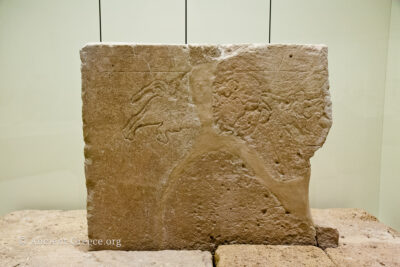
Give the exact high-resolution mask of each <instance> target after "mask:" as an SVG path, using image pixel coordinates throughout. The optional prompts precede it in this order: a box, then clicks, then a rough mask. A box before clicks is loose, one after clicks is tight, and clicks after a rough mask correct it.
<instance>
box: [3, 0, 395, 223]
mask: <svg viewBox="0 0 400 267" xmlns="http://www.w3.org/2000/svg"><path fill="white" fill-rule="evenodd" d="M399 1H400V0H393V3H392V1H390V0H302V1H298V0H273V1H272V9H271V14H272V15H271V22H272V24H271V38H272V42H273V43H279V42H290V43H325V44H327V45H328V46H329V68H330V81H331V94H332V101H333V117H334V123H333V127H332V130H331V132H330V134H329V136H328V139H327V143H326V145H325V146H324V147H323V148H322V149H321V150H320V151H318V152H317V153H316V157H315V158H313V160H312V177H311V187H310V188H311V197H310V199H311V205H312V206H314V207H360V208H365V209H366V210H368V211H370V212H371V213H373V214H375V215H381V218H382V219H383V220H384V221H385V222H387V223H390V224H391V225H392V226H394V227H397V228H398V229H400V211H399V210H400V197H399V196H398V194H396V189H398V188H399V187H400V182H399V180H400V178H399V176H400V169H399V164H396V163H397V160H398V159H400V135H399V132H400V125H399V119H398V118H399V117H400V110H399V107H398V104H397V103H398V101H400V96H399V94H400V92H399V86H400V85H399V76H400V73H399V55H400V45H399V31H400V29H399V20H400V19H399V15H400V14H399V13H400V11H399ZM269 4H270V2H269V0H188V21H187V26H188V28H187V30H188V35H187V38H188V42H189V43H249V42H257V43H267V42H268V36H269V24H268V22H269V19H270V18H269ZM101 7H102V37H103V41H124V42H140V43H184V40H185V35H184V34H185V24H184V22H185V20H184V19H185V9H184V0H136V1H129V0H101ZM98 13H99V10H98V1H97V0H83V1H82V0H81V1H79V0H72V1H71V0H68V1H67V0H35V1H30V0H0V127H1V129H0V130H1V131H0V214H4V213H6V212H9V211H11V210H16V209H28V208H35V209H37V208H41V209H50V208H59V209H73V208H83V207H84V206H85V194H86V190H85V185H84V174H83V142H82V132H81V118H80V115H81V114H80V112H81V99H80V69H79V65H80V60H79V53H78V51H79V48H80V47H82V46H83V45H84V44H85V43H86V42H95V41H98V40H99V14H98ZM389 34H390V36H389ZM389 40H390V41H389ZM388 59H389V60H388ZM386 69H387V70H388V71H386ZM385 86H386V100H385ZM384 104H385V105H384ZM384 115H385V117H384ZM396 134H397V135H396ZM382 148H383V149H382ZM381 156H382V157H381ZM396 185H397V187H396Z"/></svg>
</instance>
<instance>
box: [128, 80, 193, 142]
mask: <svg viewBox="0 0 400 267" xmlns="http://www.w3.org/2000/svg"><path fill="white" fill-rule="evenodd" d="M180 79H181V77H180ZM177 86H179V83H176V81H173V82H170V83H167V82H165V81H161V80H155V81H153V82H151V83H150V84H149V85H147V86H145V87H143V88H142V89H141V90H140V91H139V92H138V93H136V94H134V95H133V96H132V98H131V101H130V103H131V105H133V111H132V115H131V118H130V119H129V121H128V123H127V124H126V125H125V127H124V128H123V130H122V133H123V135H124V137H125V138H126V139H128V140H133V139H134V138H135V135H136V134H137V133H138V131H140V129H143V128H145V127H156V130H155V131H156V140H157V141H159V142H160V143H163V144H166V143H168V142H169V137H168V135H169V134H170V133H173V132H179V131H181V130H182V129H184V128H189V127H190V125H186V126H185V125H181V124H182V121H187V120H182V118H178V116H185V113H184V112H182V113H179V110H180V109H181V108H182V107H181V106H182V102H183V101H179V98H180V97H183V96H182V92H177V90H176V87H177ZM152 105H157V106H158V107H157V108H152ZM162 107H165V110H164V112H160V109H161V110H162V109H163V108H162ZM155 111H157V112H155ZM177 111H178V112H177ZM189 121H190V120H189Z"/></svg>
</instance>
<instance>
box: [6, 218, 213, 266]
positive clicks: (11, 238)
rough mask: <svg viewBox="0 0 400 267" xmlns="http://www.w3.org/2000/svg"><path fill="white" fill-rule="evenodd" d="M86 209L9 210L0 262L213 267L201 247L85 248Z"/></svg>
mask: <svg viewBox="0 0 400 267" xmlns="http://www.w3.org/2000/svg"><path fill="white" fill-rule="evenodd" d="M87 240H88V237H87V223H86V211H83V210H79V211H56V210H53V211H39V210H26V211H16V212H12V213H10V214H8V215H6V216H4V217H1V218H0V266H137V267H145V266H182V267H186V266H196V267H212V256H211V253H209V252H204V251H171V250H170V251H115V250H103V251H88V245H87V242H85V241H87Z"/></svg>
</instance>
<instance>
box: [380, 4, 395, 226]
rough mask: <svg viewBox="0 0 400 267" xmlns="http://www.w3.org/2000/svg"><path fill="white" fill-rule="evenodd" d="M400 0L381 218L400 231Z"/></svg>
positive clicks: (391, 53) (390, 71)
mask: <svg viewBox="0 0 400 267" xmlns="http://www.w3.org/2000/svg"><path fill="white" fill-rule="evenodd" d="M399 160H400V0H396V1H393V2H392V15H391V23H390V39H389V49H388V64H387V74H386V91H385V117H384V124H383V142H382V167H381V187H380V189H381V190H380V202H379V204H380V205H379V215H380V216H379V217H380V218H381V219H382V221H383V222H385V223H387V224H389V225H393V226H394V227H395V228H396V229H400V192H399V191H400V162H399Z"/></svg>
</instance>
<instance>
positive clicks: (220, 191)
mask: <svg viewBox="0 0 400 267" xmlns="http://www.w3.org/2000/svg"><path fill="white" fill-rule="evenodd" d="M81 59H82V90H83V91H82V99H83V129H84V139H85V143H86V146H85V158H86V161H85V169H86V184H87V189H88V198H87V200H88V202H87V209H88V224H89V237H90V238H92V239H109V238H121V239H122V246H121V247H120V248H116V247H113V249H124V250H127V249H132V250H158V249H202V250H214V249H215V248H216V246H217V245H219V244H229V243H247V244H311V245H314V244H315V243H316V241H315V228H314V226H313V223H312V220H311V217H310V211H309V205H308V184H309V177H310V161H309V159H310V157H311V156H312V155H313V154H314V152H315V151H316V150H317V149H318V148H319V147H321V146H322V145H323V143H324V141H325V138H326V136H327V134H328V131H329V129H330V126H331V102H330V98H329V90H328V89H329V85H328V65H327V48H326V47H325V46H313V45H230V46H192V45H189V46H188V45H186V46H181V45H175V46H174V45H170V46H167V45H162V46H161V45H112V44H93V45H88V46H86V47H84V48H83V49H82V50H81ZM92 248H93V249H105V248H106V247H105V246H103V245H93V246H92Z"/></svg>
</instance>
